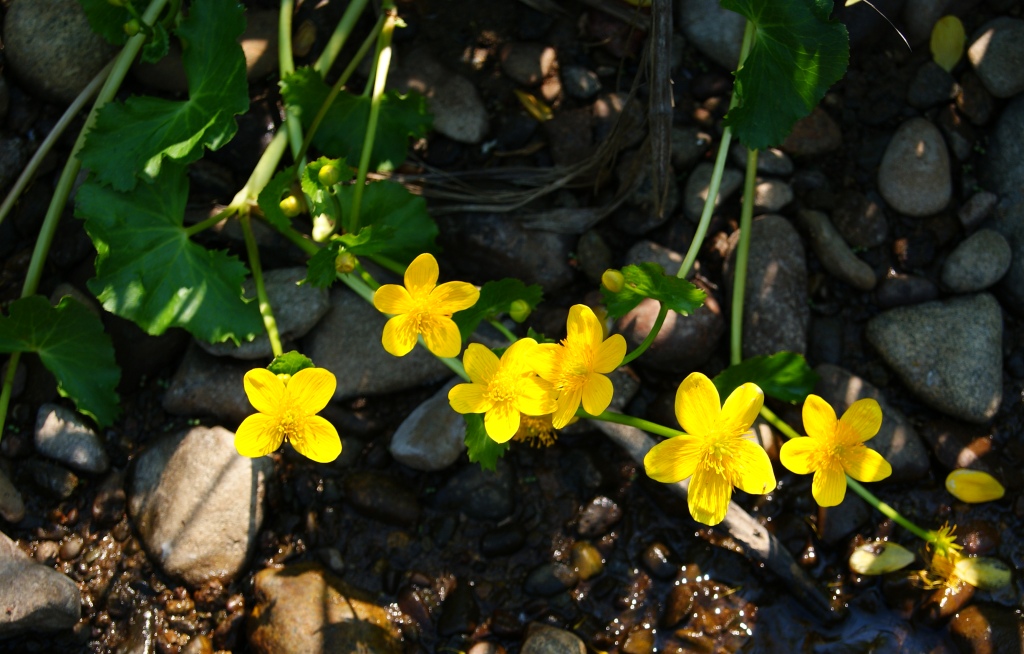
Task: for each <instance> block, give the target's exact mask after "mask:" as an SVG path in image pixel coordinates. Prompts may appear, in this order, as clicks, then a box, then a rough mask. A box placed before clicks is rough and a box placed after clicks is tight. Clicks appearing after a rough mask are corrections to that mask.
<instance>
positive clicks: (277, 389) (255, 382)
mask: <svg viewBox="0 0 1024 654" xmlns="http://www.w3.org/2000/svg"><path fill="white" fill-rule="evenodd" d="M242 387H243V388H244V389H245V395H246V397H248V398H249V403H250V404H252V405H253V407H254V408H255V409H256V410H257V411H259V412H260V413H277V410H278V407H280V406H281V403H282V402H283V401H284V396H285V392H286V391H285V389H284V382H283V381H281V379H280V378H279V377H278V376H277V375H275V374H274V373H272V372H270V371H269V370H267V369H266V368H255V369H253V370H250V371H249V372H247V373H245V377H244V378H243V379H242ZM278 445H280V443H278ZM274 449H277V448H274ZM256 456H262V455H260V454H257V455H256Z"/></svg>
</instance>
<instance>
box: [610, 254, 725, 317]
mask: <svg viewBox="0 0 1024 654" xmlns="http://www.w3.org/2000/svg"><path fill="white" fill-rule="evenodd" d="M622 275H623V277H625V279H626V283H625V285H624V286H623V287H622V290H621V291H619V292H618V293H613V292H611V291H609V290H608V289H607V288H606V287H604V286H602V287H601V295H602V296H603V297H604V303H605V306H607V307H608V315H609V316H611V317H612V318H613V319H618V318H621V317H622V316H624V315H626V314H627V313H629V312H630V311H632V310H633V309H634V308H635V307H636V305H638V304H640V301H641V300H643V299H644V298H645V297H649V298H651V299H654V300H658V301H659V302H661V303H662V304H664V305H665V306H667V307H668V308H669V309H671V310H672V311H675V312H677V313H681V314H683V315H688V314H691V313H693V312H694V311H696V310H697V309H698V308H699V307H700V305H702V304H704V298H706V297H707V294H706V293H704V291H702V290H700V289H699V288H697V287H696V286H694V285H693V284H691V283H690V282H688V281H686V280H685V279H680V278H678V277H676V276H675V275H666V274H665V271H664V270H662V268H661V266H659V265H658V264H656V263H651V262H649V261H648V262H646V263H641V264H640V265H637V266H626V267H625V268H623V269H622Z"/></svg>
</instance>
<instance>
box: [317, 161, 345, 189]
mask: <svg viewBox="0 0 1024 654" xmlns="http://www.w3.org/2000/svg"><path fill="white" fill-rule="evenodd" d="M316 176H317V179H319V180H320V183H321V184H323V185H324V186H334V185H335V184H337V183H338V182H340V181H341V171H340V170H338V168H337V167H336V166H332V165H331V164H327V165H326V166H324V167H323V168H321V169H320V172H319V173H317V175H316Z"/></svg>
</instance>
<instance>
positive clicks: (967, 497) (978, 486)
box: [946, 468, 1006, 504]
mask: <svg viewBox="0 0 1024 654" xmlns="http://www.w3.org/2000/svg"><path fill="white" fill-rule="evenodd" d="M946 490H947V491H949V494H950V495H952V496H953V497H955V498H956V499H958V500H960V501H961V502H968V503H970V504H977V503H979V502H991V501H993V500H998V499H999V498H1001V497H1002V496H1003V495H1005V494H1006V489H1005V488H1003V485H1002V484H1000V483H999V482H998V481H997V480H996V478H995V477H993V476H992V475H990V474H988V473H987V472H982V471H981V470H970V469H968V468H957V469H956V470H954V471H953V472H951V473H949V475H948V476H947V477H946Z"/></svg>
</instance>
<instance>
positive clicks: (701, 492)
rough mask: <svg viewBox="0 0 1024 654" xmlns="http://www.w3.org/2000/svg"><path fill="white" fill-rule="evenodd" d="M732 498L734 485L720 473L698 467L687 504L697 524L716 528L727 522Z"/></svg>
mask: <svg viewBox="0 0 1024 654" xmlns="http://www.w3.org/2000/svg"><path fill="white" fill-rule="evenodd" d="M731 498H732V484H730V483H729V480H728V479H726V478H725V475H722V474H720V473H718V472H715V471H714V470H713V469H711V468H709V467H707V466H698V467H697V470H695V471H694V473H693V479H691V480H690V489H689V491H688V495H687V498H686V500H687V501H686V503H687V505H688V506H689V507H690V515H692V516H693V519H694V520H696V521H697V522H701V523H703V524H706V525H708V526H711V527H713V526H715V525H717V524H718V523H719V522H721V521H722V520H725V514H726V513H727V512H728V511H729V500H730V499H731Z"/></svg>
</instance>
